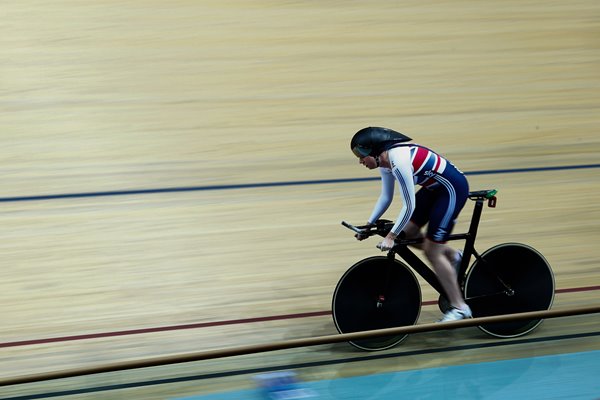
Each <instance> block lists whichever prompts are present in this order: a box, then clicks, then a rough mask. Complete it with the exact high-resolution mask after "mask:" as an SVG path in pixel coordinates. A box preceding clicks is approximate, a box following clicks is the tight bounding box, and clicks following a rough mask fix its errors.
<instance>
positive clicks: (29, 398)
mask: <svg viewBox="0 0 600 400" xmlns="http://www.w3.org/2000/svg"><path fill="white" fill-rule="evenodd" d="M594 336H600V331H597V332H586V333H576V334H570V335H558V336H546V337H539V338H530V339H515V340H501V341H495V342H492V343H479V344H466V345H460V346H449V347H441V348H437V349H423V350H411V351H400V352H395V353H385V354H379V353H372V354H370V355H365V356H357V357H349V358H341V359H337V360H323V361H314V362H306V363H296V364H288V365H276V366H270V367H262V368H249V369H240V370H235V371H225V372H215V373H210V374H202V375H190V376H181V377H176V378H165V379H154V380H148V381H139V382H131V383H123V384H117V385H106V386H97V387H90V388H82V389H72V390H63V391H57V392H47V393H40V394H34V395H25V396H17V397H4V398H2V400H35V399H48V398H52V397H60V396H73V395H78V394H88V393H98V392H108V391H113V390H123V389H133V388H140V387H146V386H156V385H166V384H171V383H180V382H190V381H200V380H207V379H214V378H226V377H230V376H237V375H250V374H260V373H264V372H269V371H285V370H292V369H300V368H310V367H320V366H325V365H336V364H345V363H352V362H360V361H372V360H382V359H387V358H395V357H409V356H417V355H423V354H437V353H447V352H451V351H464V350H473V349H485V348H493V347H503V346H512V345H521V344H532V343H541V342H553V341H559V340H568V339H581V338H588V337H594Z"/></svg>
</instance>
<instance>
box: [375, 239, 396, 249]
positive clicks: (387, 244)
mask: <svg viewBox="0 0 600 400" xmlns="http://www.w3.org/2000/svg"><path fill="white" fill-rule="evenodd" d="M394 244H395V242H394V239H392V238H390V237H386V238H385V239H383V241H382V242H380V243H379V244H378V245H377V248H378V249H380V250H381V251H388V250H391V249H392V247H394Z"/></svg>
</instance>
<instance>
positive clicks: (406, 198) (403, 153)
mask: <svg viewBox="0 0 600 400" xmlns="http://www.w3.org/2000/svg"><path fill="white" fill-rule="evenodd" d="M388 155H389V158H390V163H391V165H392V174H393V175H394V177H395V178H396V180H397V181H398V183H399V191H400V195H401V196H402V209H401V210H400V214H398V218H397V219H396V222H395V223H394V226H393V227H392V230H391V231H390V235H389V236H390V237H391V238H392V239H394V238H396V237H397V236H398V235H399V234H400V232H402V230H403V229H404V228H405V227H406V224H408V221H410V217H411V216H412V214H413V212H414V211H415V206H416V201H415V182H414V178H413V173H412V164H411V161H410V150H409V148H408V147H399V148H396V149H393V151H390V152H389V153H388Z"/></svg>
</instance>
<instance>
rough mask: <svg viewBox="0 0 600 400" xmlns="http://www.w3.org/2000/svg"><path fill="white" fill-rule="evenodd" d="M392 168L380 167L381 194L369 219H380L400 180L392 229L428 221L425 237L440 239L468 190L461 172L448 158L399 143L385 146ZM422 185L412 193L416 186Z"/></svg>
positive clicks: (419, 224) (372, 220) (445, 237)
mask: <svg viewBox="0 0 600 400" xmlns="http://www.w3.org/2000/svg"><path fill="white" fill-rule="evenodd" d="M388 158H389V160H390V164H391V168H390V169H388V168H380V172H381V182H382V186H381V195H380V196H379V199H378V200H377V203H376V204H375V207H374V209H373V212H372V213H371V217H370V218H369V222H374V221H376V220H377V219H379V218H380V217H381V216H382V215H383V213H385V211H386V210H387V209H388V208H389V206H390V204H391V203H392V199H393V197H394V187H395V182H396V181H397V182H398V184H399V191H400V195H401V196H402V202H403V205H402V209H401V210H400V214H399V215H398V218H397V219H396V221H395V223H394V226H393V228H392V232H393V233H394V234H396V235H399V234H400V232H402V230H403V229H404V227H405V226H406V224H408V222H409V221H410V220H412V221H413V222H414V223H416V224H417V225H418V226H423V225H425V224H426V223H429V226H428V229H427V237H428V238H429V239H430V240H433V241H435V242H440V243H443V242H445V241H446V240H447V239H448V235H450V232H451V231H452V228H453V227H454V223H455V220H456V218H457V217H458V214H459V212H460V210H461V209H462V207H463V206H464V204H465V202H466V199H467V198H468V194H469V185H468V183H467V179H466V178H465V176H464V174H463V173H462V172H460V171H459V170H458V169H457V168H456V167H455V166H454V165H453V164H452V163H451V162H449V161H448V160H446V159H445V158H444V157H442V156H440V155H439V154H437V153H435V152H434V151H432V150H430V149H428V148H426V147H423V146H420V145H418V144H404V143H403V144H398V145H396V146H395V147H393V148H391V149H389V150H388ZM416 185H419V186H422V187H423V189H424V190H423V189H421V190H419V191H418V193H415V186H416Z"/></svg>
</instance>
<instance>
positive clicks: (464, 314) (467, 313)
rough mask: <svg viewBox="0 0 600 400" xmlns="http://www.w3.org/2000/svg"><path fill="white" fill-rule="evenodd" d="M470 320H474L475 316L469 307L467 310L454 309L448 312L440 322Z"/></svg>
mask: <svg viewBox="0 0 600 400" xmlns="http://www.w3.org/2000/svg"><path fill="white" fill-rule="evenodd" d="M468 318H473V314H472V313H471V309H470V308H469V306H467V308H465V309H458V308H454V307H452V308H451V309H450V310H448V311H446V313H445V314H444V316H443V317H442V319H440V320H439V321H438V322H450V321H460V320H461V319H468Z"/></svg>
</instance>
